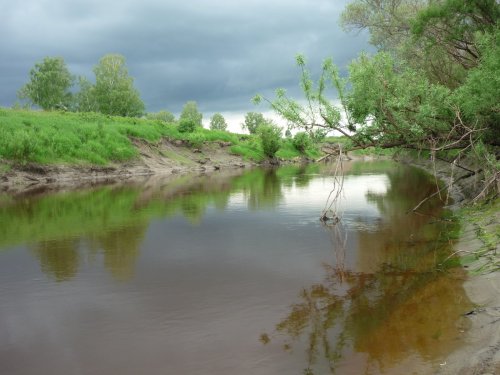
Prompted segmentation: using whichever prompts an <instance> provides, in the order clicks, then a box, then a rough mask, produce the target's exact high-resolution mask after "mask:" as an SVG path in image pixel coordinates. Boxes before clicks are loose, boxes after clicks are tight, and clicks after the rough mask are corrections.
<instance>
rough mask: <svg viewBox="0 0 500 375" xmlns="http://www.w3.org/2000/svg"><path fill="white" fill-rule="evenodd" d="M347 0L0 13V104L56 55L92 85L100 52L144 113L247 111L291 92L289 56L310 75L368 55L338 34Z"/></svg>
mask: <svg viewBox="0 0 500 375" xmlns="http://www.w3.org/2000/svg"><path fill="white" fill-rule="evenodd" d="M346 2H347V0H343V1H336V0H308V1H306V0H298V1H282V0H279V1H270V0H267V1H265V0H253V1H252V0H250V1H245V2H238V1H206V0H204V1H203V0H196V1H192V0H186V1H182V2H181V1H160V0H143V1H140V2H139V1H127V0H123V1H114V0H113V1H104V2H103V1H83V0H76V1H64V0H29V1H22V2H11V3H10V4H6V3H5V2H4V3H3V4H2V5H0V14H2V18H3V22H2V23H1V24H0V32H1V35H3V38H1V39H0V50H1V51H2V55H3V59H1V60H2V61H1V62H0V71H1V76H0V105H3V106H9V105H12V104H13V103H14V102H15V100H16V96H15V93H16V91H17V90H18V89H19V88H20V87H21V86H22V85H23V84H24V83H25V82H26V80H27V77H28V72H29V70H30V69H31V67H32V66H33V65H34V64H35V62H37V61H40V60H41V59H43V57H45V56H61V57H63V58H64V59H65V61H66V63H67V64H68V66H69V68H70V70H71V71H72V73H74V74H77V75H85V76H87V77H88V78H92V76H93V74H92V67H93V66H94V65H95V64H96V63H97V61H98V60H99V58H100V57H101V56H103V55H104V54H106V53H120V54H122V55H124V56H125V57H126V60H127V66H128V68H129V72H130V74H131V75H132V76H133V77H134V78H135V84H136V87H137V88H138V89H139V91H140V92H141V96H142V98H143V100H144V101H145V103H146V105H147V109H148V110H150V111H153V110H159V109H162V108H168V109H170V110H172V111H174V112H178V111H180V109H181V108H182V105H183V103H185V102H186V101H187V100H196V101H197V102H198V104H199V106H200V108H202V109H203V110H204V111H209V112H215V111H242V112H246V111H248V110H252V109H253V106H252V104H250V99H251V97H252V96H253V95H254V94H255V93H257V92H264V93H267V94H269V93H270V92H271V91H272V90H273V89H275V88H277V87H284V88H286V89H288V90H289V91H290V92H292V93H298V90H297V89H296V88H297V86H298V85H297V79H298V71H297V68H296V66H295V62H294V56H295V55H296V54H297V53H304V54H305V55H306V56H307V57H308V60H309V62H310V66H311V68H312V69H313V70H314V69H316V70H318V69H319V67H320V64H321V61H322V60H323V59H324V58H326V57H329V56H333V57H334V59H335V61H336V62H337V64H338V65H340V66H341V67H344V66H345V65H346V64H347V62H348V61H349V60H351V59H352V58H354V57H355V56H356V55H357V53H358V52H359V51H361V50H362V49H365V48H366V47H367V44H366V38H365V37H363V36H358V37H355V36H353V35H347V34H345V33H343V32H342V31H341V30H340V28H339V26H338V18H339V15H340V12H341V11H342V9H343V8H344V6H345V3H346Z"/></svg>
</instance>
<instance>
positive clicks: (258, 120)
mask: <svg viewBox="0 0 500 375" xmlns="http://www.w3.org/2000/svg"><path fill="white" fill-rule="evenodd" d="M265 123H266V119H265V118H264V115H263V114H262V113H258V112H248V113H247V114H246V115H245V122H244V123H243V124H242V125H241V127H242V128H243V129H246V130H248V132H249V133H250V134H257V130H258V129H259V127H260V126H261V125H263V124H265Z"/></svg>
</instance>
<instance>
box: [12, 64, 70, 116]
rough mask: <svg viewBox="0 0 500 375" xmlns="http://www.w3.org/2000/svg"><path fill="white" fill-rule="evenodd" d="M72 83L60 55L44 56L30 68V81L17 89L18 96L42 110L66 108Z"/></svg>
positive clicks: (68, 103) (68, 104)
mask: <svg viewBox="0 0 500 375" xmlns="http://www.w3.org/2000/svg"><path fill="white" fill-rule="evenodd" d="M72 85H73V76H72V75H71V74H70V72H69V70H68V68H67V67H66V63H65V62H64V60H63V59H62V58H61V57H46V58H44V59H43V61H42V62H39V63H36V64H35V67H34V68H33V69H31V71H30V81H29V82H28V83H27V84H26V85H24V86H23V87H22V88H21V89H20V90H19V92H18V96H19V98H20V99H26V100H28V101H29V102H30V103H32V104H35V105H38V106H40V107H41V108H42V109H44V110H53V109H58V108H68V107H69V106H70V104H71V99H72V96H71V92H70V88H71V86H72Z"/></svg>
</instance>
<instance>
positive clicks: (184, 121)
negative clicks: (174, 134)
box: [177, 116, 197, 133]
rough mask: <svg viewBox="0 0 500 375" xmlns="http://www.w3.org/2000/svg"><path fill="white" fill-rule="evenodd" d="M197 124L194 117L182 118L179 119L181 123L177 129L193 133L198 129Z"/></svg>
mask: <svg viewBox="0 0 500 375" xmlns="http://www.w3.org/2000/svg"><path fill="white" fill-rule="evenodd" d="M196 127H197V124H196V122H195V121H194V120H193V119H190V118H182V116H181V119H180V120H179V125H177V130H179V132H181V133H192V132H194V131H195V130H196Z"/></svg>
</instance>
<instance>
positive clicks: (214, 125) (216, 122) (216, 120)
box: [210, 113, 227, 130]
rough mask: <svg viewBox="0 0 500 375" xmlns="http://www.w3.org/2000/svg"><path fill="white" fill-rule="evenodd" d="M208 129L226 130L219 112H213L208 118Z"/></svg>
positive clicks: (224, 122) (224, 121)
mask: <svg viewBox="0 0 500 375" xmlns="http://www.w3.org/2000/svg"><path fill="white" fill-rule="evenodd" d="M210 129H211V130H226V129H227V123H226V120H225V119H224V116H222V115H221V114H220V113H215V114H214V115H213V116H212V118H211V119H210Z"/></svg>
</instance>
